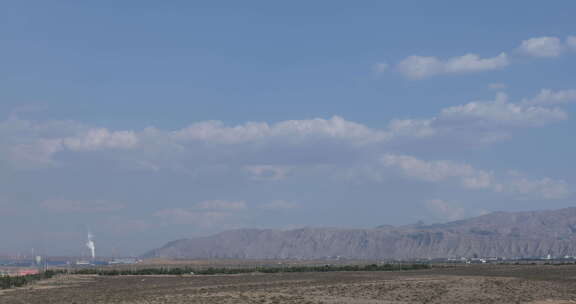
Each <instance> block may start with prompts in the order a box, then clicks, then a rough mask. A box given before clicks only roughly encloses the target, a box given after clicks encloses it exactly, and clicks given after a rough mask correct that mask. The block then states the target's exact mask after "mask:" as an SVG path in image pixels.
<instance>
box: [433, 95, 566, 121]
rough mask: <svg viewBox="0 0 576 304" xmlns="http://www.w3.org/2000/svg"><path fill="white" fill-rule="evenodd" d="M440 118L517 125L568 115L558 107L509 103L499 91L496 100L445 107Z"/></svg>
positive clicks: (562, 118) (555, 119) (559, 118)
mask: <svg viewBox="0 0 576 304" xmlns="http://www.w3.org/2000/svg"><path fill="white" fill-rule="evenodd" d="M440 118H441V119H442V121H445V122H450V121H457V122H459V123H461V120H466V121H467V123H468V124H483V125H487V124H492V125H493V124H494V123H498V124H506V125H516V126H522V125H527V126H541V125H544V124H546V123H549V122H553V121H559V120H565V119H567V118H568V115H567V114H566V113H565V112H564V111H562V110H560V109H557V108H546V107H537V106H530V105H526V104H516V103H509V102H508V101H507V96H506V94H504V93H498V94H497V96H496V99H495V100H494V101H488V102H469V103H467V104H464V105H459V106H454V107H449V108H446V109H443V110H442V112H441V114H440Z"/></svg>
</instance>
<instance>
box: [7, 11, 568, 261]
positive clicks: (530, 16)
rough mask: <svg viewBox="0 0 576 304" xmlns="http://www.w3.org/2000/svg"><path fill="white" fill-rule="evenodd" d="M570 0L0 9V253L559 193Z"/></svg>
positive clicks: (372, 217) (444, 211) (395, 221)
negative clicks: (91, 239)
mask: <svg viewBox="0 0 576 304" xmlns="http://www.w3.org/2000/svg"><path fill="white" fill-rule="evenodd" d="M575 10H576V2H569V1H557V2H553V3H543V2H541V3H540V2H523V3H522V6H518V5H513V4H511V3H501V2H496V1H483V2H481V3H464V2H458V1H448V2H443V5H439V4H438V3H432V2H430V3H422V2H421V1H418V2H414V1H402V3H387V2H372V3H370V4H369V3H352V2H344V1H318V2H312V3H311V2H303V1H291V2H289V3H288V2H286V3H278V2H277V3H272V2H266V1H249V2H242V3H241V2H227V3H226V4H224V3H219V4H217V3H214V2H193V3H191V2H188V1H173V2H158V1H137V2H136V1H127V2H117V1H99V2H98V3H91V2H71V1H50V2H41V1H32V2H28V1H26V2H23V1H22V2H21V1H11V2H5V3H2V4H0V18H2V20H3V21H4V26H3V27H2V28H0V39H1V41H2V47H0V54H1V55H2V56H1V57H0V58H2V59H0V60H1V63H2V64H1V66H2V71H1V72H0V76H1V80H2V81H0V210H1V213H0V214H1V218H0V231H1V232H0V255H3V254H15V253H18V252H30V251H31V250H32V248H34V250H36V252H42V253H45V254H50V255H79V254H81V253H82V252H84V250H86V246H85V243H86V241H87V239H86V238H87V234H88V233H89V232H90V233H92V234H93V235H94V242H95V244H96V255H100V256H101V255H105V256H110V255H113V254H117V255H139V254H142V253H143V252H145V251H148V250H150V249H153V248H156V247H159V246H161V245H163V244H165V243H166V242H169V241H171V240H175V239H180V238H187V237H194V236H204V235H210V234H214V233H217V232H220V231H224V230H229V229H236V228H274V229H290V228H298V227H347V228H372V227H376V226H379V225H385V224H389V225H407V224H412V223H416V222H417V221H420V220H422V221H424V222H426V223H436V222H447V221H452V220H458V219H463V218H469V217H473V216H477V215H482V214H486V213H489V212H493V211H528V210H542V209H560V208H566V207H572V206H574V198H575V187H574V185H575V184H576V172H575V170H574V168H575V167H576V166H575V161H574V155H576V141H575V140H574V131H575V130H576V122H575V120H574V118H573V116H574V114H575V112H576V83H575V78H574V70H575V67H576V30H575V29H576V21H574V20H575V19H574V16H573V12H574V11H575Z"/></svg>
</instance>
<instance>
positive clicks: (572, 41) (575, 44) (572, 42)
mask: <svg viewBox="0 0 576 304" xmlns="http://www.w3.org/2000/svg"><path fill="white" fill-rule="evenodd" d="M566 46H567V47H568V48H569V49H571V50H573V51H576V36H568V37H567V38H566Z"/></svg>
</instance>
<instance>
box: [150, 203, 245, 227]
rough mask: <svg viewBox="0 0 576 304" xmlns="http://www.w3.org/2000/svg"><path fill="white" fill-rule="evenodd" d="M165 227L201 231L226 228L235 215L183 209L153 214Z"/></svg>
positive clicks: (164, 210) (166, 210)
mask: <svg viewBox="0 0 576 304" xmlns="http://www.w3.org/2000/svg"><path fill="white" fill-rule="evenodd" d="M153 215H154V216H156V217H158V218H160V219H161V220H162V223H163V224H166V225H172V224H176V225H192V226H195V227H198V228H201V229H206V230H209V229H214V228H217V227H218V228H220V229H222V228H226V227H228V225H229V224H230V223H231V222H232V221H233V220H235V215H234V214H233V213H230V212H222V211H196V210H190V209H184V208H172V209H163V210H160V211H157V212H155V213H154V214H153Z"/></svg>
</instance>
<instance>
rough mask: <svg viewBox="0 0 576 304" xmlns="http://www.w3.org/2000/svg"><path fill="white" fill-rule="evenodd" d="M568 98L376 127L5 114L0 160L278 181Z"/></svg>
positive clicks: (553, 94)
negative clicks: (69, 161)
mask: <svg viewBox="0 0 576 304" xmlns="http://www.w3.org/2000/svg"><path fill="white" fill-rule="evenodd" d="M575 99H576V92H575V90H569V89H567V90H559V91H552V90H547V89H546V90H542V91H540V93H538V95H536V96H535V97H532V98H527V99H523V100H522V101H521V102H517V103H514V102H509V101H508V97H507V95H506V94H504V93H498V94H497V95H496V98H495V99H494V100H487V101H472V102H469V103H465V104H461V105H456V106H452V107H448V108H445V109H442V110H441V111H440V113H439V114H438V115H436V116H433V117H428V118H407V119H392V120H391V121H390V122H389V123H388V124H387V126H386V127H384V128H380V129H378V128H371V127H369V126H367V125H363V124H360V123H357V122H353V121H348V120H345V119H344V118H342V117H339V116H334V117H331V118H329V119H324V118H314V119H303V120H287V121H280V122H277V123H272V124H270V123H266V122H247V123H243V124H238V125H232V126H228V125H225V124H224V123H223V122H220V121H205V122H198V123H193V124H191V125H189V126H186V127H184V128H182V129H177V130H173V131H170V130H161V129H157V128H153V127H150V128H145V129H144V130H141V131H134V130H108V129H105V128H93V127H90V126H86V125H82V124H79V123H74V122H50V123H37V122H32V121H26V120H21V119H14V118H11V119H9V120H7V121H4V122H0V135H2V136H0V148H1V149H0V163H4V164H8V165H10V166H14V167H43V166H44V167H45V166H53V165H57V164H58V163H57V162H56V159H58V158H56V157H55V156H56V155H58V154H59V153H63V152H71V153H85V152H90V153H105V152H106V153H107V155H108V157H117V158H118V160H121V161H122V163H123V164H127V165H130V164H131V166H134V167H135V168H137V169H139V170H142V169H144V170H152V171H159V170H162V169H169V170H180V171H182V172H187V174H189V175H193V176H195V175H197V174H199V173H201V172H203V171H206V170H208V169H210V171H214V170H213V169H214V168H215V169H216V171H222V170H228V168H229V167H230V166H232V167H239V168H241V169H242V170H243V171H244V176H247V177H248V178H250V179H253V180H260V181H279V180H282V179H284V178H286V177H287V176H288V174H289V173H290V172H293V168H294V167H298V166H304V165H307V166H310V165H318V164H341V163H342V162H351V161H353V160H354V159H357V158H361V157H362V155H364V154H366V153H369V152H372V151H374V152H376V151H378V150H381V149H383V147H385V146H388V145H395V146H396V147H402V146H403V145H405V144H410V145H414V144H415V143H417V144H418V145H420V146H421V147H422V146H425V145H430V144H433V145H437V143H435V142H433V141H432V139H434V140H437V139H441V140H445V141H447V142H452V143H457V144H459V145H468V146H476V145H478V144H492V143H494V142H496V141H499V140H504V139H506V138H509V137H510V133H511V132H512V131H513V130H514V129H516V128H527V127H539V126H543V125H545V124H548V123H552V122H556V121H561V120H565V119H567V118H568V115H567V114H566V113H565V112H564V111H563V110H562V109H561V108H559V106H561V105H562V104H565V103H568V102H571V101H574V100H575ZM59 160H60V161H61V160H62V159H59ZM223 166H226V167H227V168H224V167H223ZM202 168H204V169H202ZM246 173H247V174H246Z"/></svg>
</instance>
